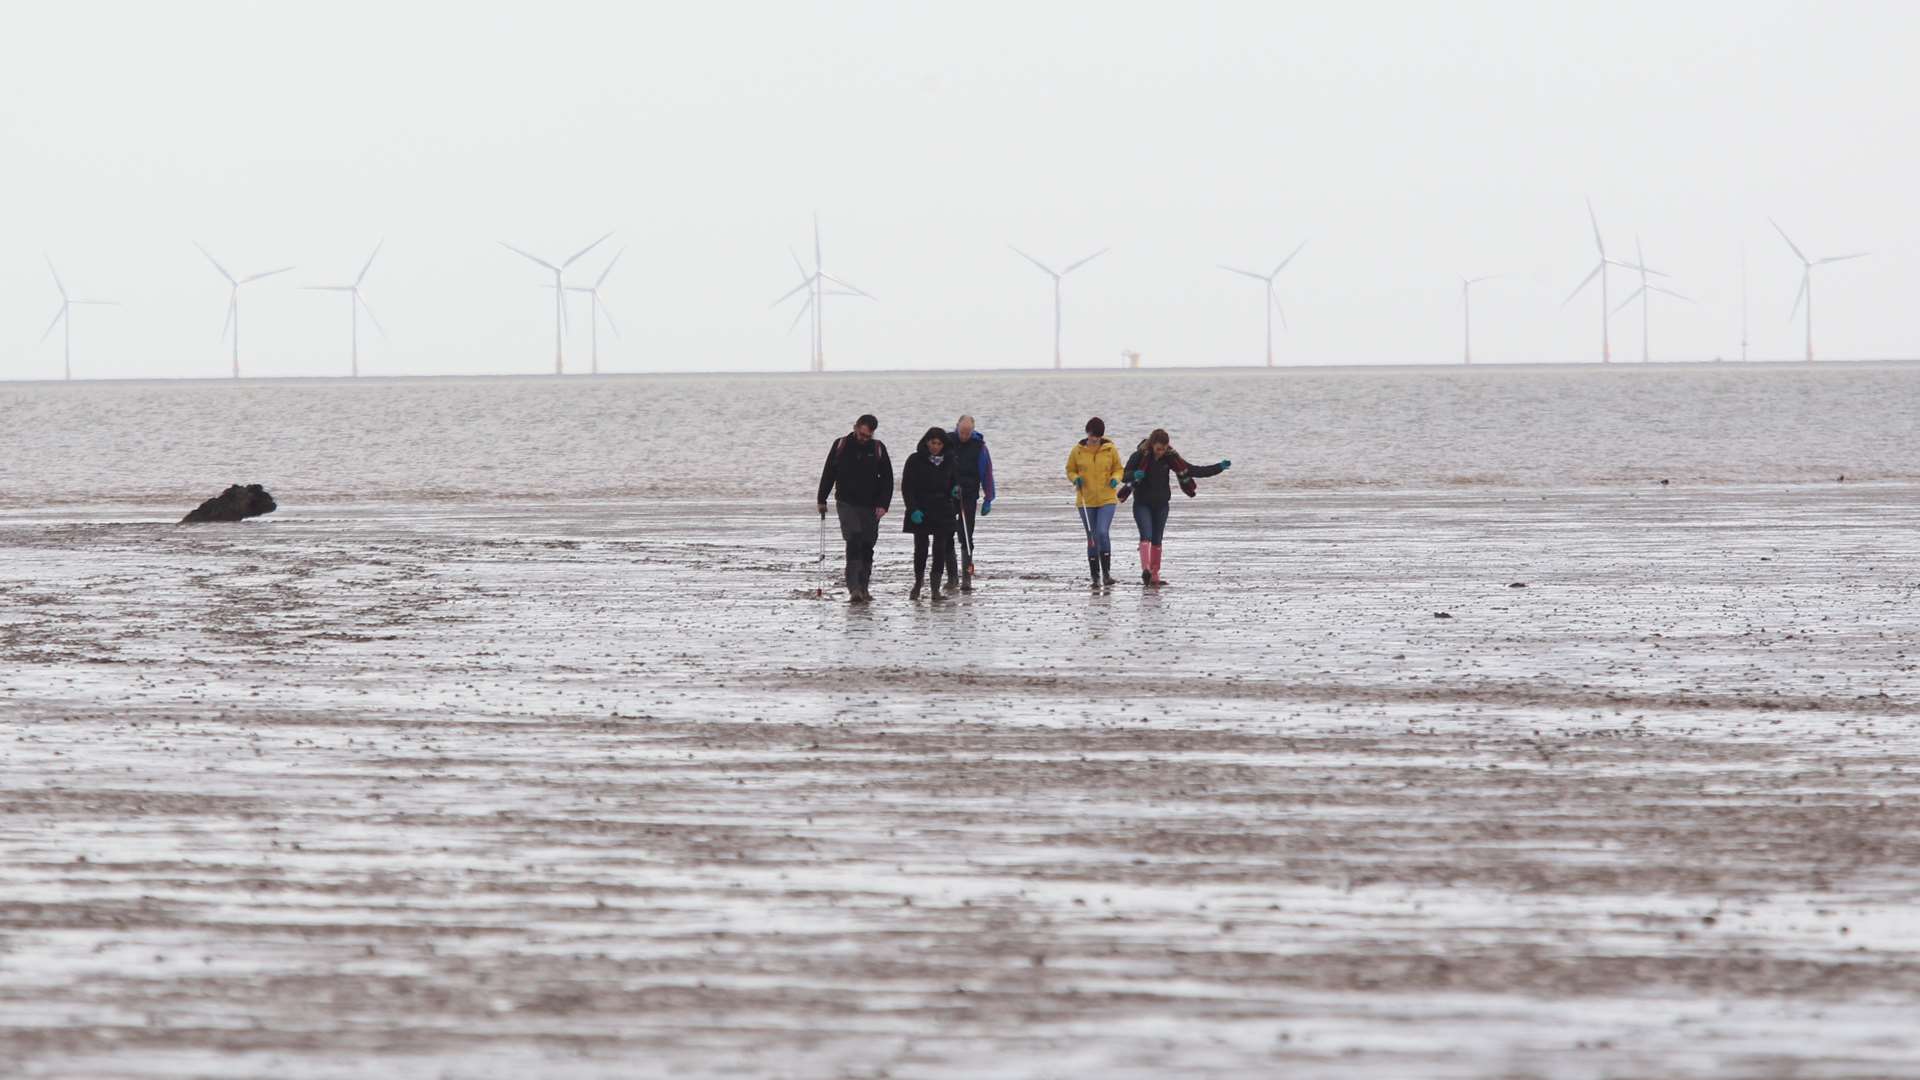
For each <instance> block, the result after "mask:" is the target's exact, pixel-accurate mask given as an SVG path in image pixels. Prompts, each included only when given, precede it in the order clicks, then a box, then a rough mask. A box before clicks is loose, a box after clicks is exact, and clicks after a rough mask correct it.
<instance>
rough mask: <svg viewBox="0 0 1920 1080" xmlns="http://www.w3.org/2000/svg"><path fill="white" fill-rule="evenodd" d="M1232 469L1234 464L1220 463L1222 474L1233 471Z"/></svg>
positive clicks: (1229, 462)
mask: <svg viewBox="0 0 1920 1080" xmlns="http://www.w3.org/2000/svg"><path fill="white" fill-rule="evenodd" d="M1231 468H1233V462H1231V461H1222V462H1221V463H1220V471H1221V472H1226V471H1227V470H1228V469H1231Z"/></svg>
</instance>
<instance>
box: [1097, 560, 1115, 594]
mask: <svg viewBox="0 0 1920 1080" xmlns="http://www.w3.org/2000/svg"><path fill="white" fill-rule="evenodd" d="M1100 580H1101V581H1102V582H1103V583H1104V584H1106V585H1107V586H1109V587H1111V586H1112V585H1113V556H1112V555H1102V556H1100Z"/></svg>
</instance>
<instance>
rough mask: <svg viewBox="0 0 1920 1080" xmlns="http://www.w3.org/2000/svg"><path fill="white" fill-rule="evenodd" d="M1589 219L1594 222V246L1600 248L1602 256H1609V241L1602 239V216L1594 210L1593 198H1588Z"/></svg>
mask: <svg viewBox="0 0 1920 1080" xmlns="http://www.w3.org/2000/svg"><path fill="white" fill-rule="evenodd" d="M1587 220H1588V221H1589V222H1592V223H1593V246H1594V247H1597V248H1599V249H1600V257H1601V258H1603V259H1604V258H1606V257H1607V242H1606V241H1605V240H1602V239H1600V218H1599V216H1598V215H1596V214H1595V213H1594V212H1593V200H1592V199H1588V200H1587Z"/></svg>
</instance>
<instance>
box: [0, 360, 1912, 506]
mask: <svg viewBox="0 0 1920 1080" xmlns="http://www.w3.org/2000/svg"><path fill="white" fill-rule="evenodd" d="M862 412H873V413H875V414H876V415H878V416H879V417H880V418H881V432H880V434H881V437H882V439H883V440H885V441H887V442H888V443H889V445H890V446H891V448H892V450H893V454H894V459H895V463H896V466H897V465H898V464H899V463H900V462H902V461H904V460H905V458H906V455H907V453H909V452H910V451H911V450H912V447H913V444H914V443H915V442H916V441H917V439H918V438H919V435H920V433H921V432H923V431H924V430H925V429H926V428H927V427H928V426H930V425H933V424H950V423H951V422H952V421H953V420H954V418H955V417H957V416H958V415H959V414H960V413H961V412H969V413H972V414H973V415H975V416H976V417H978V418H979V423H980V427H981V429H982V430H983V431H984V432H985V433H986V434H987V437H988V439H989V440H990V445H991V447H992V449H993V453H994V461H995V463H996V467H997V473H998V477H999V479H1000V482H1001V484H1002V485H1003V487H1004V488H1005V489H1006V494H1007V495H1008V496H1010V497H1013V498H1016V499H1058V497H1059V495H1060V483H1061V482H1060V476H1061V469H1062V464H1063V462H1064V460H1065V456H1066V450H1067V447H1068V446H1069V445H1070V444H1071V442H1072V440H1073V439H1074V438H1075V437H1076V435H1077V433H1078V432H1079V431H1080V430H1081V427H1082V425H1083V424H1084V423H1085V421H1086V418H1087V417H1088V416H1089V415H1094V414H1098V415H1100V416H1102V417H1103V418H1105V419H1106V421H1107V423H1108V431H1109V434H1110V435H1111V436H1112V437H1113V438H1114V439H1115V440H1116V441H1117V442H1120V443H1121V444H1122V445H1123V446H1127V447H1131V446H1132V445H1133V443H1134V442H1136V441H1137V440H1138V439H1139V438H1140V437H1142V436H1143V435H1145V433H1146V432H1147V430H1149V429H1150V428H1152V427H1154V426H1163V427H1166V428H1167V429H1168V430H1169V431H1171V432H1172V433H1173V434H1174V436H1175V445H1176V446H1178V447H1180V448H1181V449H1182V451H1183V452H1184V453H1186V454H1187V456H1188V457H1189V458H1191V459H1192V460H1195V461H1212V460H1216V459H1219V458H1223V457H1225V458H1231V459H1232V460H1233V462H1234V469H1233V473H1232V482H1231V484H1227V485H1223V487H1228V488H1231V489H1232V490H1234V491H1238V492H1243V493H1244V492H1257V491H1285V490H1296V489H1303V488H1304V489H1335V490H1339V489H1348V488H1357V487H1381V486H1384V487H1391V488H1411V489H1418V488H1432V487H1449V486H1459V485H1478V486H1489V485H1493V486H1522V487H1558V488H1571V487H1584V486H1591V485H1636V484H1645V483H1649V482H1653V481H1657V480H1660V479H1672V480H1674V481H1675V482H1677V483H1717V484H1725V483H1735V484H1737V483H1779V482H1811V481H1831V480H1834V479H1835V478H1836V477H1838V476H1840V475H1843V474H1844V475H1846V476H1848V477H1850V478H1854V479H1860V480H1899V479H1916V478H1920V365H1866V364H1829V365H1812V366H1809V365H1801V364H1793V365H1784V364H1782V365H1751V366H1747V365H1699V366H1666V365H1656V366H1652V367H1637V366H1633V365H1617V366H1614V367H1610V368H1601V367H1594V366H1572V365H1569V366H1557V367H1556V366H1545V367H1531V368H1397V369H1385V370H1382V369H1366V368H1341V369H1321V370H1315V369H1281V370H1276V371H1214V372H1151V371H1143V372H1125V373H1121V372H1112V373H1087V372H1074V373H1067V374H1038V373H1014V374H1008V373H965V374H952V375H944V374H943V375H857V376H856V375H844V376H828V377H824V378H822V377H808V376H774V375H769V376H755V377H740V376H682V377H670V376H661V377H605V378H577V379H574V378H570V379H565V380H559V379H540V378H514V379H505V378H502V379H433V380H367V381H362V382H351V381H344V380H338V381H243V382H238V383H227V382H218V381H210V382H164V383H162V382H146V383H75V384H46V383H43V384H12V385H7V384H0V506H9V507H28V506H36V505H40V506H44V505H49V504H63V505H72V504H90V505H100V504H103V503H147V502H166V503H168V504H169V505H172V504H175V503H179V502H181V501H182V500H187V501H188V502H189V503H191V502H192V501H197V500H198V499H200V498H204V497H205V496H206V495H207V494H209V493H211V491H212V490H217V489H218V488H220V487H222V486H224V485H225V484H227V483H230V482H260V483H264V484H266V485H267V486H268V487H269V488H270V489H271V490H272V491H273V492H274V493H275V494H276V496H278V497H279V498H280V499H281V501H282V502H283V503H284V504H287V505H289V506H295V505H299V504H303V503H324V502H337V501H341V500H355V501H358V500H379V501H394V500H402V501H417V500H446V499H476V498H488V497H501V498H547V497H572V498H592V497H616V496H631V497H640V498H658V497H675V498H686V497H706V498H721V499H731V498H752V499H767V500H779V499H787V498H793V499H795V500H796V501H806V500H809V499H811V497H812V487H813V481H814V479H815V477H816V476H817V475H818V471H819V466H820V460H821V458H822V457H823V456H824V454H825V450H826V446H827V444H828V443H830V442H831V441H832V440H833V439H834V438H835V437H837V436H839V435H840V434H842V433H844V432H845V431H846V429H847V427H848V426H849V425H850V424H851V422H852V419H853V417H855V416H857V415H859V414H860V413H862ZM184 509H185V507H182V510H183V511H184Z"/></svg>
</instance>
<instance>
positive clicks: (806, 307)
mask: <svg viewBox="0 0 1920 1080" xmlns="http://www.w3.org/2000/svg"><path fill="white" fill-rule="evenodd" d="M787 254H789V255H793V265H794V268H795V269H797V270H799V271H800V284H798V285H795V286H794V287H793V288H791V289H789V290H787V291H786V292H785V293H783V294H781V296H780V299H778V300H775V301H774V302H773V303H772V305H770V306H772V307H779V306H780V305H781V304H784V303H786V302H787V301H788V300H791V299H793V298H794V297H796V296H798V295H800V294H801V293H802V292H804V293H806V294H807V302H806V303H804V304H802V305H800V312H799V314H797V315H795V316H794V317H793V323H792V324H791V325H789V326H788V327H787V332H788V333H792V332H793V327H795V326H798V325H800V320H801V319H802V318H804V317H805V316H806V315H807V313H808V312H812V314H813V359H812V362H811V363H810V364H809V365H808V367H809V370H812V371H825V370H827V353H826V345H825V340H824V338H825V335H824V333H823V330H824V328H825V326H826V323H825V322H824V321H823V320H822V318H821V315H822V313H823V311H824V309H825V307H826V304H825V300H826V298H827V297H829V296H863V297H866V298H867V299H868V300H872V299H874V297H873V295H872V294H871V293H868V292H866V291H865V290H863V289H861V288H860V287H859V286H857V285H849V284H848V283H846V282H844V281H842V280H840V279H839V278H837V277H834V276H833V275H832V274H829V273H827V271H826V265H825V262H824V261H823V260H822V259H821V257H820V215H819V214H817V213H816V214H814V215H813V272H812V273H808V272H807V268H806V266H805V264H803V263H801V261H800V256H798V255H794V254H793V249H792V248H788V249H787ZM829 284H833V285H838V286H840V288H838V289H829V288H827V286H828V285H829Z"/></svg>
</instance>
